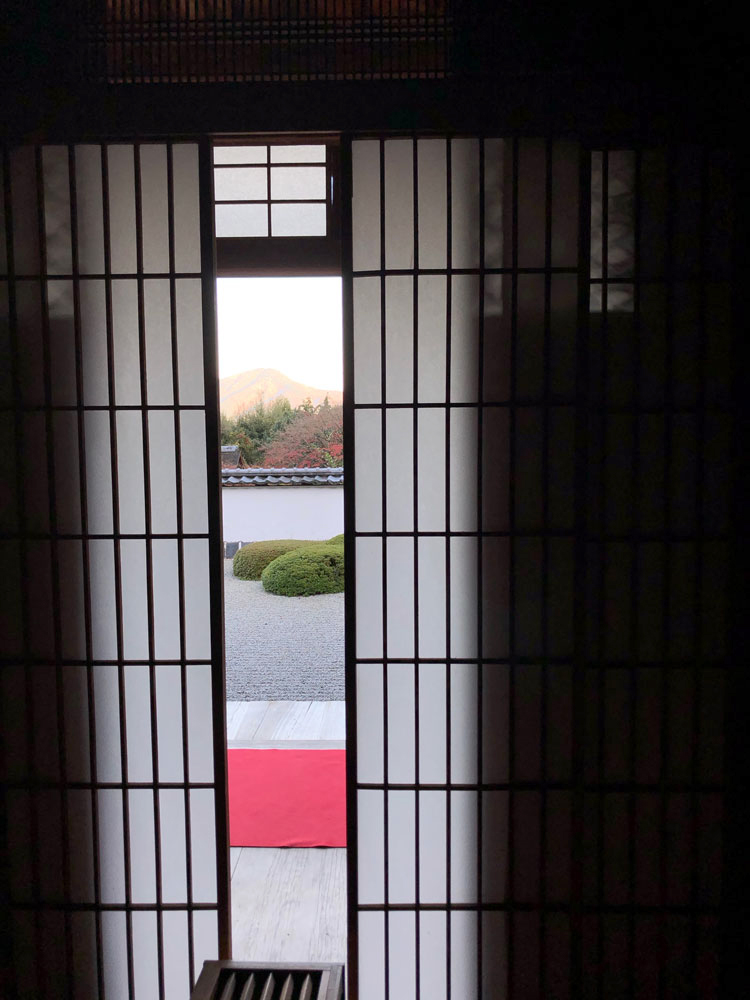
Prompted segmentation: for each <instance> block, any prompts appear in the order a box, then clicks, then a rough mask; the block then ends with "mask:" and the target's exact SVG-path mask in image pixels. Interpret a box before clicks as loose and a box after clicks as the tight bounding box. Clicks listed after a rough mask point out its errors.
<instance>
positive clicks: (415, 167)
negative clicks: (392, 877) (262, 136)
mask: <svg viewBox="0 0 750 1000" xmlns="http://www.w3.org/2000/svg"><path fill="white" fill-rule="evenodd" d="M411 143H412V189H413V201H412V205H413V218H412V226H413V230H414V247H413V253H414V274H413V275H412V404H413V405H412V436H413V448H412V480H413V491H412V517H413V525H412V527H413V532H414V534H413V547H412V555H413V559H414V576H413V587H414V612H413V628H414V666H413V684H414V781H415V790H414V902H415V911H414V954H415V961H414V969H415V977H416V978H415V990H416V996H417V998H419V996H420V981H421V975H420V971H421V970H420V910H419V904H420V902H421V900H420V884H419V806H420V791H419V784H420V775H419V675H420V666H419V406H418V403H419V343H418V337H419V143H418V141H417V138H416V136H414V137H412V140H411ZM428 669H429V668H428Z"/></svg>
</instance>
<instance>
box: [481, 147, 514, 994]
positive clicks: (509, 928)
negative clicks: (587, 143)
mask: <svg viewBox="0 0 750 1000" xmlns="http://www.w3.org/2000/svg"><path fill="white" fill-rule="evenodd" d="M519 142H520V140H519V139H518V138H514V139H513V147H512V148H513V153H512V157H513V159H512V168H511V169H512V193H511V198H512V215H511V267H512V273H511V314H510V406H509V413H508V427H509V430H508V434H509V455H508V609H509V620H508V869H509V870H508V878H507V885H508V890H507V896H508V899H507V902H508V914H507V917H506V941H507V986H506V988H507V991H508V997H509V998H512V997H513V996H514V995H515V987H514V979H513V977H514V974H515V919H516V908H515V902H516V872H515V868H514V860H515V858H514V853H515V843H516V840H515V805H516V801H515V787H514V786H515V781H516V765H515V757H516V720H515V708H516V622H515V619H516V544H517V534H516V428H517V408H518V356H519V343H518V258H519V247H518V236H519V226H518V215H519V180H520V176H519V175H520V171H519ZM482 298H484V296H482ZM480 352H481V348H480ZM480 356H481V354H480ZM480 780H481V775H480Z"/></svg>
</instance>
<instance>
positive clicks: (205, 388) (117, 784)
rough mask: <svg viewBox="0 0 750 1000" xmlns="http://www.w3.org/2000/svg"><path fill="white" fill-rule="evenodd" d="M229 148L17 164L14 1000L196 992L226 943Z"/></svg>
mask: <svg viewBox="0 0 750 1000" xmlns="http://www.w3.org/2000/svg"><path fill="white" fill-rule="evenodd" d="M209 157H210V150H209V149H208V146H207V145H202V144H198V143H190V142H187V143H171V142H166V143H165V142H154V143H143V144H141V143H136V144H132V143H131V144H128V143H124V144H103V145H90V144H81V145H71V146H53V145H50V146H43V147H21V148H15V149H12V150H10V151H8V152H6V154H5V156H4V160H3V185H4V199H3V208H4V216H5V237H4V239H3V241H2V255H3V261H2V263H3V268H2V270H3V278H2V286H1V289H0V290H1V292H2V314H3V323H2V329H3V335H4V340H3V344H2V351H3V361H2V364H0V379H1V381H2V384H1V385H0V393H1V396H2V398H1V404H2V415H3V421H2V434H3V440H2V444H1V445H0V460H1V461H2V463H3V470H2V482H3V490H4V496H3V503H2V536H1V537H2V541H1V543H0V549H1V551H2V559H3V568H2V578H3V583H4V589H5V591H6V592H7V594H8V597H7V598H6V599H4V600H3V602H2V612H1V613H2V618H3V622H2V626H3V628H2V703H3V718H2V743H3V750H4V755H3V759H4V774H3V779H4V782H5V789H6V795H5V805H6V813H5V817H6V818H5V824H4V830H3V834H4V844H5V848H6V851H5V858H6V860H7V862H8V865H7V868H6V871H7V872H8V874H9V879H10V885H9V887H8V888H9V891H10V897H11V903H12V927H11V929H10V930H11V936H12V950H13V965H12V975H11V980H10V982H9V983H8V984H7V995H8V996H22V997H35V998H36V997H52V996H54V997H58V996H63V995H65V996H71V997H76V998H81V1000H91V998H93V997H106V998H107V1000H115V998H136V1000H140V998H142V1000H155V998H158V997H165V998H174V1000H185V998H187V997H188V996H189V992H190V988H191V983H192V981H193V979H194V977H195V976H196V974H197V973H198V972H199V971H200V968H201V965H202V962H203V960H204V959H205V958H208V957H216V956H217V954H218V953H219V951H220V950H221V951H223V952H224V953H226V952H227V951H228V948H229V940H228V924H227V918H228V901H227V898H226V897H227V889H228V879H227V869H226V853H227V849H226V805H225V760H224V751H223V745H222V744H223V726H221V725H215V721H216V720H222V719H223V711H224V709H223V677H222V649H221V642H222V631H221V614H222V609H221V550H220V535H219V531H220V510H219V486H218V469H219V459H218V443H217V434H216V419H217V416H216V414H217V401H216V395H217V391H218V390H217V380H216V346H215V325H214V319H213V316H214V275H213V263H212V260H213V244H212V200H211V189H210V184H211V173H210V170H211V167H210V159H209ZM202 184H206V185H207V195H206V196H201V187H202ZM217 844H218V845H219V850H218V851H217ZM4 995H6V994H4Z"/></svg>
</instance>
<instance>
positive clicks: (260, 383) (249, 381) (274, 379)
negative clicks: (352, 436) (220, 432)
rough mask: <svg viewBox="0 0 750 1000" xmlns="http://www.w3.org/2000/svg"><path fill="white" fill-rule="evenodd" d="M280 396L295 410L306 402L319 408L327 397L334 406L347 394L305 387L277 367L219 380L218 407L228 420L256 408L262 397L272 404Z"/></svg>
mask: <svg viewBox="0 0 750 1000" xmlns="http://www.w3.org/2000/svg"><path fill="white" fill-rule="evenodd" d="M279 396H286V398H287V399H288V400H289V402H290V403H291V404H292V406H293V407H295V406H299V404H300V403H302V402H304V401H305V400H306V399H310V400H311V401H312V403H313V404H314V405H316V406H317V404H318V403H322V402H323V400H324V399H325V397H326V396H328V401H329V402H330V404H331V406H335V405H336V404H338V403H340V402H341V401H342V400H343V398H344V394H343V393H342V392H340V391H338V390H337V389H315V388H314V387H313V386H311V385H303V384H302V383H301V382H295V381H294V380H293V379H291V378H289V377H288V376H287V375H284V374H282V373H281V372H279V371H276V369H275V368H253V369H252V371H249V372H242V373H241V374H239V375H227V377H226V378H222V379H219V405H220V408H221V412H222V413H225V414H226V415H227V416H228V417H233V416H234V415H235V414H236V413H239V412H240V411H241V410H247V409H249V408H250V407H251V406H254V405H255V404H256V403H257V402H258V400H259V399H261V397H262V398H263V399H264V400H265V401H266V402H267V403H270V402H271V401H272V400H274V399H277V398H278V397H279Z"/></svg>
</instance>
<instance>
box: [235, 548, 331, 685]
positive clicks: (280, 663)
mask: <svg viewBox="0 0 750 1000" xmlns="http://www.w3.org/2000/svg"><path fill="white" fill-rule="evenodd" d="M224 632H225V641H226V662H227V700H228V701H340V700H343V698H344V595H343V594H318V595H316V596H315V597H278V596H276V595H275V594H269V593H267V591H265V590H264V589H263V584H262V583H261V582H260V581H259V580H257V581H256V580H238V579H237V577H236V576H234V574H233V573H232V560H231V559H225V560H224Z"/></svg>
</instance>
